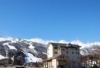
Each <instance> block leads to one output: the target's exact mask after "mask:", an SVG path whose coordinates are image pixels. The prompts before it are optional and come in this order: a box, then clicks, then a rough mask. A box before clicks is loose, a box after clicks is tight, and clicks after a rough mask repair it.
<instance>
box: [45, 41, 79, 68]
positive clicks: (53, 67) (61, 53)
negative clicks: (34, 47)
mask: <svg viewBox="0 0 100 68" xmlns="http://www.w3.org/2000/svg"><path fill="white" fill-rule="evenodd" d="M79 48H80V46H78V45H75V44H70V43H69V44H63V43H48V45H47V59H46V60H45V61H44V68H80V66H81V62H80V49H79Z"/></svg>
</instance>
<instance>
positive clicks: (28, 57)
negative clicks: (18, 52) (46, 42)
mask: <svg viewBox="0 0 100 68" xmlns="http://www.w3.org/2000/svg"><path fill="white" fill-rule="evenodd" d="M24 54H25V55H26V57H25V61H26V63H30V62H42V59H41V58H37V57H35V56H33V55H32V54H31V53H27V52H25V53H24Z"/></svg>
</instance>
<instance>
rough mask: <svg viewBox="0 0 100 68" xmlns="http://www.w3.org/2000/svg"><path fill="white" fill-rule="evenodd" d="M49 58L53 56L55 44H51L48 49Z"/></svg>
mask: <svg viewBox="0 0 100 68" xmlns="http://www.w3.org/2000/svg"><path fill="white" fill-rule="evenodd" d="M47 54H48V58H50V57H53V46H52V45H51V44H50V45H49V46H48V49H47Z"/></svg>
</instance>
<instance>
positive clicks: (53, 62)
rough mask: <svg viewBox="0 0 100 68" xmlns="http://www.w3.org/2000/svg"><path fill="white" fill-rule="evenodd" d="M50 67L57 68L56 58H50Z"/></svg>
mask: <svg viewBox="0 0 100 68" xmlns="http://www.w3.org/2000/svg"><path fill="white" fill-rule="evenodd" d="M52 66H53V67H52V68H57V60H56V59H53V60H52Z"/></svg>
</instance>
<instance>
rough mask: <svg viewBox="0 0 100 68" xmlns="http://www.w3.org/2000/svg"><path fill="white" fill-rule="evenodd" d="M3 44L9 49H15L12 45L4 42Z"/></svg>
mask: <svg viewBox="0 0 100 68" xmlns="http://www.w3.org/2000/svg"><path fill="white" fill-rule="evenodd" d="M3 45H7V46H8V47H9V49H15V50H16V48H15V47H14V46H11V45H9V43H4V44H3Z"/></svg>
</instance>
